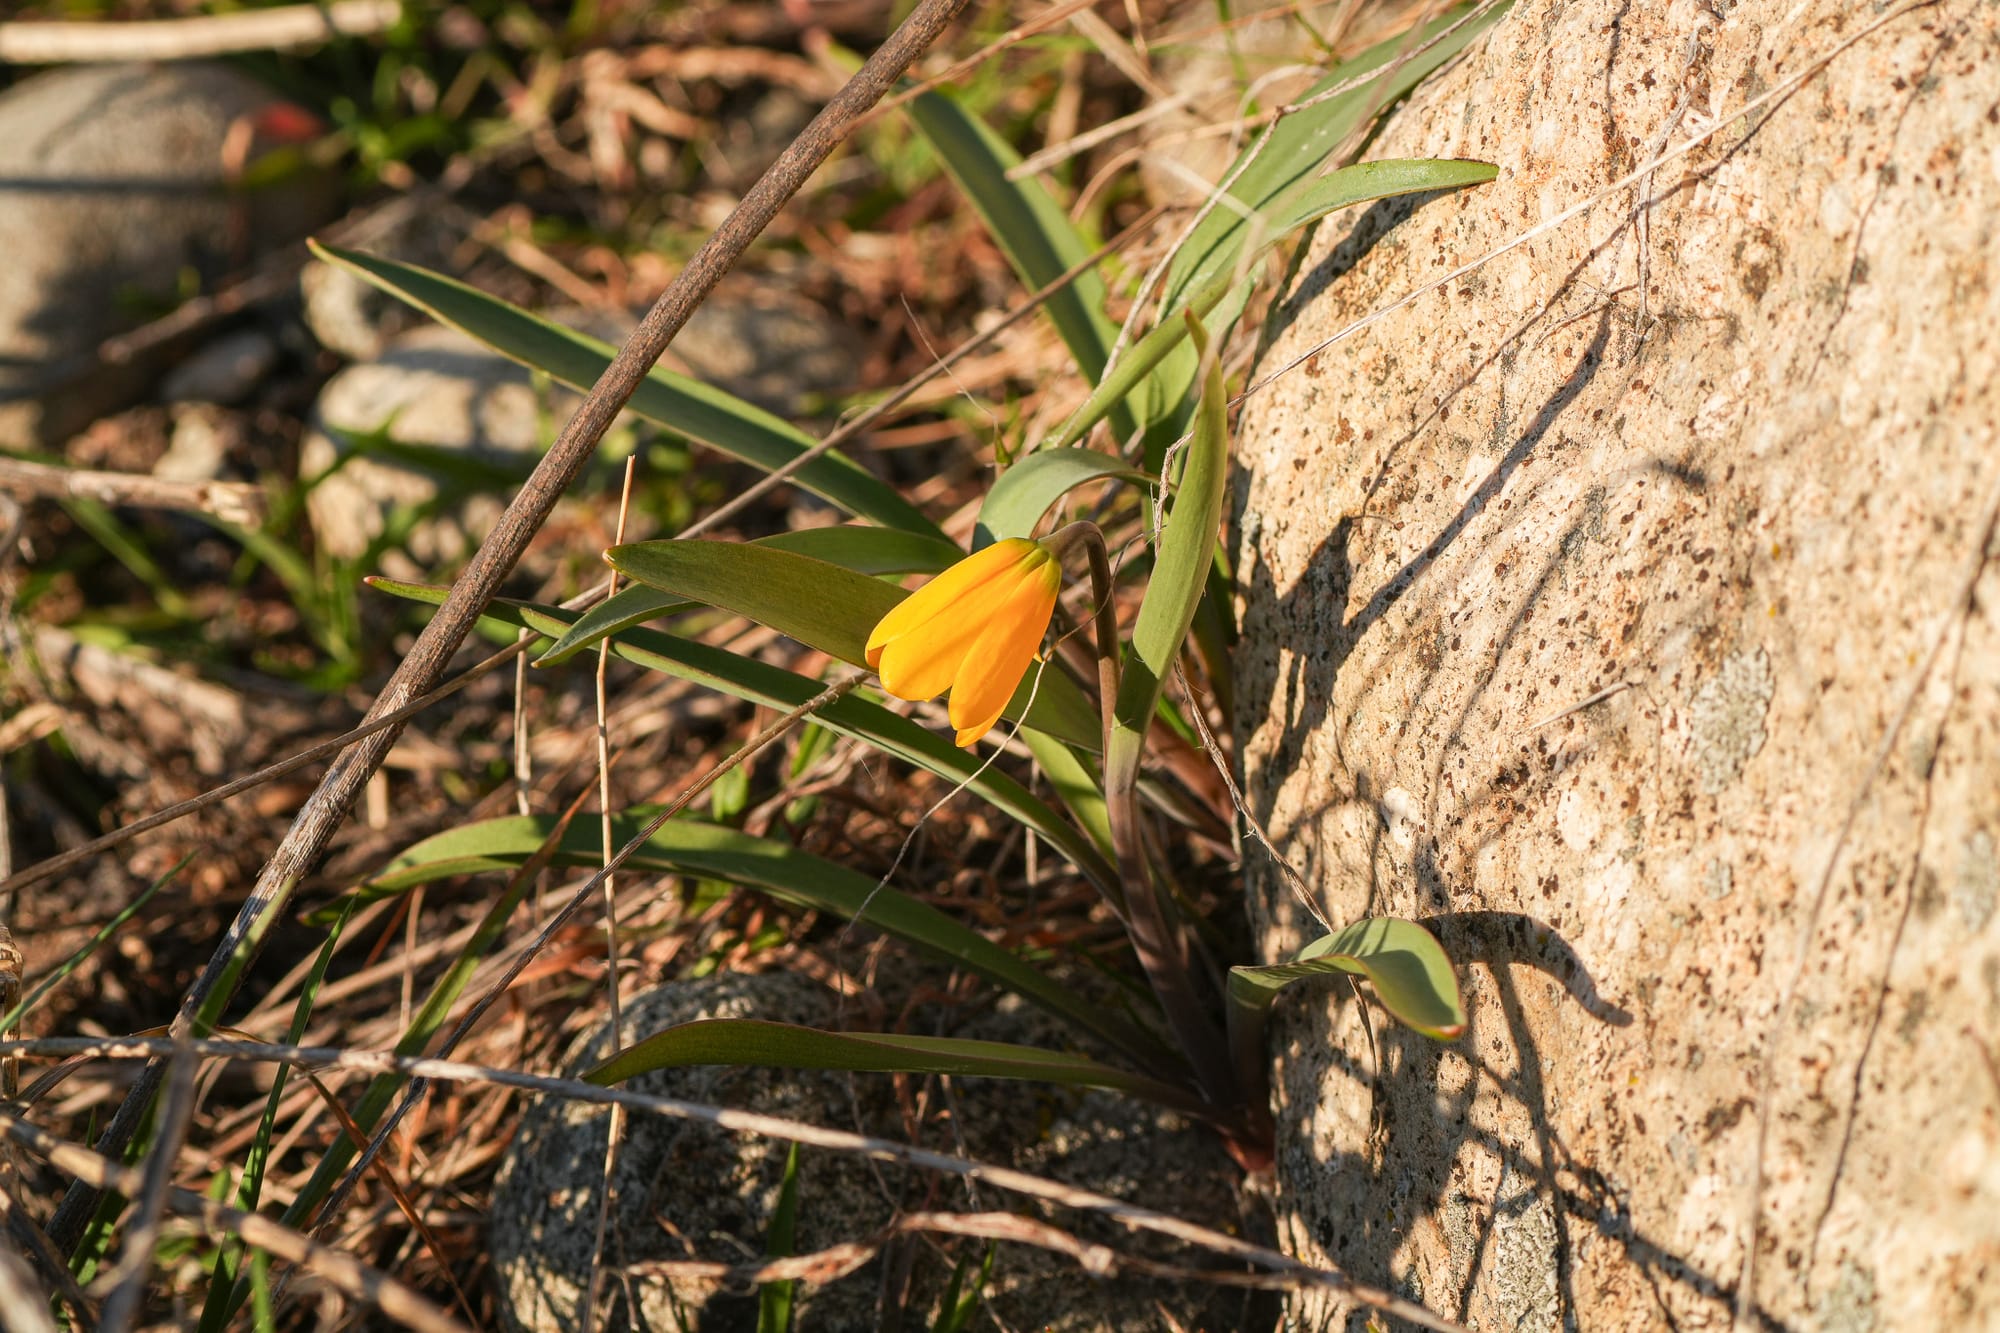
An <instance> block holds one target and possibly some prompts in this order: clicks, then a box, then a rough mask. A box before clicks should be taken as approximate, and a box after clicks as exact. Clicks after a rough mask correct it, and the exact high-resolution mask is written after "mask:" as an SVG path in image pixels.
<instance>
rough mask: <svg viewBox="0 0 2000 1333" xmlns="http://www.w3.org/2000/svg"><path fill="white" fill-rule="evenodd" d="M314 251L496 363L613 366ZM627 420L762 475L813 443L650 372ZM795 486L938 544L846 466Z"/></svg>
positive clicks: (823, 461)
mask: <svg viewBox="0 0 2000 1333" xmlns="http://www.w3.org/2000/svg"><path fill="white" fill-rule="evenodd" d="M313 253H314V254H316V255H318V256H319V257H320V258H321V259H324V260H326V261H327V262H328V263H331V264H336V265H338V266H340V267H342V268H345V269H348V270H350V271H351V272H353V273H354V274H356V275H357V276H359V277H361V278H362V279H364V280H366V281H367V282H370V283H372V284H374V285H375V286H377V287H379V288H381V289H382V290H383V291H385V292H387V293H389V294H390V295H391V296H394V297H396V298H397V299H399V300H401V301H404V302H407V303H408V304H410V305H412V306H415V307H416V308H417V309H419V310H421V311H423V312H424V313H425V314H427V315H430V316H431V317H432V318H433V319H436V320H438V321H439V322H440V323H444V324H449V325H451V326H452V327H453V328H455V329H458V330H459V331H461V332H463V333H466V334H469V335H470V336H472V337H474V338H477V339H478V340H479V341H481V342H483V343H485V344H486V345H487V346H489V347H491V348H492V349H493V350H494V351H496V352H499V353H500V354H501V355H502V356H505V357H508V358H510V359H512V360H515V361H518V362H520V363H521V364H522V365H525V366H530V367H532V368H534V369H536V370H540V371H543V372H545V373H546V374H548V375H549V376H551V377H552V378H554V379H557V380H560V381H561V382H563V383H564V384H568V385H571V386H573V387H575V388H578V389H588V388H589V387H590V386H591V385H592V384H594V383H596V382H597V378H598V376H599V375H601V374H603V373H604V368H605V367H606V366H608V365H610V364H611V358H612V354H613V351H614V349H613V348H611V347H610V346H609V345H608V344H606V343H603V342H600V341H598V340H597V339H595V338H591V337H588V336H586V335H584V334H581V333H577V332H575V331H574V330H571V329H566V328H563V327H562V326H561V325H559V324H552V323H550V322H549V321H548V320H545V319H542V318H540V317H538V316H535V315H531V314H529V313H528V312H527V311H525V310H521V309H518V308H516V307H514V306H511V305H508V304H507V303H506V302H505V301H501V300H498V299H496V298H494V297H491V296H488V295H486V293H484V292H482V291H479V290H478V289H477V288H474V287H468V286H466V285H465V284H464V283H462V282H457V281H455V280H453V279H451V278H447V277H445V276H444V275H443V274H441V273H433V272H431V271H429V270H428V269H423V268H418V267H416V266H415V265H413V264H400V263H397V262H395V261H394V260H389V259H379V258H376V257H375V256H373V255H365V254H362V253H360V252H359V251H354V250H341V249H336V248H334V247H332V246H327V245H321V244H318V243H317V242H314V243H313ZM626 406H627V409H628V410H629V411H631V412H633V413H634V414H636V415H638V416H640V417H643V418H645V419H646V420H648V421H651V422H653V423H654V424H656V425H660V426H664V427H666V428H667V429H668V430H671V431H675V432H677V433H678V434H681V435H685V436H687V437H688V438H690V439H693V440H698V441H700V442H701V443H702V444H705V445H707V446H708V447H709V448H711V449H714V450H716V451H718V452H720V453H725V454H728V455H729V456H730V457H732V458H737V459H741V460H742V461H743V462H745V463H749V464H751V465H752V466H754V467H760V468H763V469H764V470H765V471H767V472H770V471H775V470H777V469H778V468H780V467H783V466H784V465H785V464H786V463H789V462H791V461H792V460H793V459H795V458H797V457H798V456H799V455H800V454H802V453H804V452H805V451H806V450H808V449H810V448H811V447H812V446H813V444H814V443H815V442H814V440H813V438H812V437H811V436H809V435H807V434H806V433H805V432H803V431H801V430H799V429H797V428H796V427H794V426H792V425H790V424H789V423H787V422H785V421H784V420H782V419H781V418H779V417H776V416H773V415H772V414H771V413H769V412H766V411H765V410H764V409H762V408H760V407H756V406H753V405H752V404H750V403H746V402H744V401H743V400H742V399H741V398H737V397H735V396H734V395H732V394H728V393H724V392H723V391H722V390H720V389H717V388H714V387H713V386H711V385H706V384H703V383H701V382H700V381H698V380H692V379H689V378H688V377H687V376H685V375H676V374H674V373H673V372H672V371H669V370H663V369H660V368H658V367H655V368H654V369H653V370H652V371H651V372H650V373H649V374H648V375H647V376H646V378H645V380H644V381H643V382H641V384H640V385H639V388H638V390H637V391H636V392H635V393H634V394H633V395H632V399H631V401H630V402H629V403H628V404H627V405H626ZM792 480H793V481H794V482H796V483H797V484H798V485H799V486H800V487H802V488H803V489H805V490H808V491H811V492H812V493H813V494H814V495H817V496H819V497H820V498H821V499H823V500H826V501H828V502H829V503H832V504H835V505H838V506H839V507H840V508H842V509H844V510H846V511H847V512H848V513H850V514H853V515H854V516H855V517H857V518H865V519H867V520H869V521H870V522H873V523H880V524H882V525H883V526H884V527H891V528H899V529H902V530H903V531H905V532H919V533H923V534H925V535H926V536H931V537H939V538H942V536H943V533H942V532H940V531H939V529H938V526H937V524H935V523H933V522H931V521H930V520H929V519H928V518H926V517H924V514H923V512H922V511H921V510H919V509H918V508H917V507H916V506H915V505H912V504H911V503H910V502H909V501H907V500H905V499H904V498H903V497H902V496H901V495H900V494H899V493H898V492H897V491H896V488H895V487H893V486H891V485H889V484H888V483H887V482H884V481H882V480H880V479H878V478H877V477H875V476H874V475H873V474H871V473H870V472H868V470H867V469H865V468H863V467H861V466H860V465H859V464H857V463H855V462H854V461H853V460H852V459H850V458H847V457H845V456H843V455H842V454H840V453H838V452H837V451H836V452H830V453H827V454H824V455H822V456H821V457H818V458H815V459H813V460H812V461H811V462H810V463H807V464H806V465H805V466H803V467H801V468H800V469H799V470H798V471H797V472H796V473H794V474H793V476H792Z"/></svg>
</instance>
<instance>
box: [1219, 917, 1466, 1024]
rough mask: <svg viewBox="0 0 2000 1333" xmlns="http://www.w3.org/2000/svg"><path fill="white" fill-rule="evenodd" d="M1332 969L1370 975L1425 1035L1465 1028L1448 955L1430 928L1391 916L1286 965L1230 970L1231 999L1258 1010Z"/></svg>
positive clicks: (1384, 997)
mask: <svg viewBox="0 0 2000 1333" xmlns="http://www.w3.org/2000/svg"><path fill="white" fill-rule="evenodd" d="M1333 972H1348V973H1352V974H1354V975H1356V976H1360V977H1365V978H1367V979H1368V981H1369V982H1370V983H1371V984H1372V985H1373V986H1374V987H1375V997H1376V998H1377V999H1379V1000H1380V1001H1382V1007H1383V1008H1384V1009H1387V1010H1388V1011H1389V1012H1390V1013H1391V1014H1394V1015H1395V1016H1396V1018H1397V1019H1399V1020H1400V1021H1401V1022H1403V1023H1405V1024H1407V1025H1408V1026H1410V1027H1412V1028H1414V1029H1416V1030H1417V1031H1418V1032H1421V1033H1423V1034H1424V1035H1425V1036H1427V1037H1435V1038H1437V1039H1439V1040H1440V1041H1448V1040H1450V1039H1451V1038H1453V1037H1456V1036H1458V1035H1460V1034H1461V1033H1463V1032H1464V1031H1465V1005H1464V1001H1463V999H1462V998H1461V996H1460V994H1459V989H1458V976H1457V974H1456V973H1455V972H1453V970H1452V966H1451V959H1450V958H1448V957H1446V955H1445V951H1444V949H1443V947H1442V946H1440V945H1439V944H1438V942H1437V939H1436V938H1435V937H1434V936H1433V935H1432V934H1431V933H1430V932H1429V931H1428V930H1425V929H1424V928H1423V927H1422V926H1420V925H1418V924H1417V923H1416V922H1414V921H1402V920H1398V919H1397V918H1395V917H1373V918H1370V919H1369V920H1366V921H1357V922H1355V923H1354V924H1353V925H1351V926H1349V927H1347V928H1346V929H1345V930H1342V931H1340V932H1339V933H1337V934H1333V935H1322V936H1321V937H1320V938H1318V939H1316V940H1314V941H1313V942H1312V943H1311V944H1308V945H1307V946H1306V947H1305V948H1303V949H1301V950H1299V953H1298V956H1297V957H1296V958H1294V959H1293V960H1292V961H1291V962H1289V963H1278V964H1274V965H1272V966H1270V967H1232V968H1230V969H1229V999H1230V1004H1231V1006H1232V1008H1233V1009H1243V1010H1251V1011H1255V1012H1258V1013H1262V1012H1263V1011H1264V1010H1266V1009H1269V1008H1270V1006H1271V1002H1272V1001H1273V1000H1275V999H1276V998H1277V996H1278V992H1279V991H1280V990H1282V989H1284V987H1286V986H1288V985H1290V984H1291V983H1292V982H1294V981H1298V980H1300V979H1302V978H1305V977H1318V976H1326V975H1328V974H1330V973H1333Z"/></svg>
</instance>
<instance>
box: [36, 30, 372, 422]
mask: <svg viewBox="0 0 2000 1333" xmlns="http://www.w3.org/2000/svg"><path fill="white" fill-rule="evenodd" d="M246 130H247V131H248V132H249V133H248V138H247V140H246V141H245V143H244V146H245V147H246V148H247V149H248V158H246V160H254V159H255V158H256V157H257V156H259V155H261V154H262V153H263V152H264V151H266V150H268V149H270V148H273V147H275V146H280V145H286V144H295V143H297V142H299V141H300V140H301V139H302V138H304V137H307V136H309V135H310V134H312V133H313V132H315V131H316V130H317V126H316V125H315V124H314V122H312V121H311V120H310V118H309V117H307V115H306V113H304V112H303V111H301V110H299V109H298V108H297V107H294V106H292V105H291V104H289V103H286V102H283V101H281V100H279V99H278V98H276V97H275V96H273V95H272V94H271V93H270V92H269V91H267V90H266V89H265V88H264V87H263V86H262V85H260V84H258V83H256V82H254V81H253V80H251V79H250V78H248V77H247V76H245V75H243V74H241V73H239V72H238V71H236V70H235V69H233V68H230V67H228V66H225V65H217V64H207V63H199V62H196V63H185V64H174V65H163V66H153V65H105V66H80V67H76V68H71V69H61V70H55V71H52V72H49V73H46V74H40V75H37V76H35V77H32V78H29V79H25V80H23V81H22V82H20V83H18V84H16V85H15V86H14V87H12V88H10V89H8V90H7V91H6V92H5V93H0V254H5V255H6V256H7V262H6V263H5V264H4V265H0V445H14V446H24V445H32V444H54V443H59V442H60V441H61V440H62V439H63V438H65V437H67V436H68V435H70V434H71V433H73V432H74V431H76V430H78V429H81V428H82V426H83V425H85V424H87V423H88V422H89V421H90V420H91V419H92V418H94V417H95V416H97V415H98V414H100V413H102V412H103V411H105V410H107V409H108V408H111V407H115V406H117V405H118V403H119V402H120V401H122V400H123V399H125V398H128V397H130V396H131V395H132V394H134V393H136V392H138V391H139V389H141V388H142V387H143V385H144V384H145V382H146V381H147V380H148V379H149V378H150V376H151V374H152V373H153V371H154V369H155V368H154V367H153V366H150V365H144V364H136V363H135V364H128V365H124V366H120V367H116V368H106V367H101V366H99V365H98V364H97V360H96V355H95V350H96V346H97V344H98V343H99V342H100V341H101V340H103V339H104V338H106V337H109V336H110V335H112V334H114V333H117V332H118V331H120V330H121V329H124V328H126V327H129V326H130V325H132V324H133V323H136V322H137V321H138V320H140V319H142V318H144V317H145V315H146V314H148V313H155V314H156V313H160V312H162V311H164V310H165V309H166V308H167V306H168V305H170V304H171V302H172V301H173V299H174V298H175V297H176V295H177V294H178V292H179V290H180V285H181V283H182V282H183V281H184V279H185V274H186V272H187V271H188V270H189V269H192V270H193V271H194V272H196V273H197V274H199V275H200V276H201V277H202V278H204V279H205V280H206V279H212V278H214V277H216V276H217V275H218V274H220V273H222V272H223V271H225V270H226V269H228V268H231V267H235V266H239V265H241V264H242V263H243V262H245V261H246V260H248V259H250V258H251V257H253V256H254V255H255V254H257V253H258V252H260V251H261V250H263V249H266V248H268V247H269V246H271V245H274V244H278V243H281V242H284V241H289V240H291V239H293V238H295V237H298V236H300V235H303V234H304V233H305V232H306V231H308V230H310V229H311V228H312V227H313V226H315V225H317V224H318V223H319V222H321V221H323V220H324V219H326V218H327V217H329V216H331V212H332V208H333V205H334V202H335V192H334V189H333V184H332V178H331V177H330V176H329V175H327V174H325V173H322V172H314V171H308V172H301V173H296V174H294V175H292V176H289V177H287V178H285V179H284V180H281V181H277V182H273V183H272V184H270V185H266V186H259V187H255V188H247V189H241V190H235V189H232V188H231V187H230V186H229V184H228V176H229V172H230V169H231V165H232V164H231V163H230V162H229V161H228V160H227V159H228V156H229V154H231V153H232V152H234V151H236V149H235V140H234V139H232V136H234V135H240V134H242V133H243V132H244V131H246ZM236 165H240V163H239V164H236Z"/></svg>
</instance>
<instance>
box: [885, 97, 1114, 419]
mask: <svg viewBox="0 0 2000 1333" xmlns="http://www.w3.org/2000/svg"><path fill="white" fill-rule="evenodd" d="M908 113H909V117H910V121H911V123H912V124H914V125H915V126H916V127H917V130H918V132H919V133H921V134H922V135H923V136H924V138H925V139H926V140H928V141H929V142H930V145H931V147H932V148H933V149H935V150H936V152H937V155H938V158H939V159H940V160H941V161H942V162H943V163H944V166H945V170H946V171H947V172H949V173H950V174H951V178H952V180H953V181H954V182H956V183H957V185H958V188H959V189H960V191H962V192H963V193H964V195H965V197H966V198H967V199H969V200H971V201H972V206H973V208H974V209H975V210H977V211H978V213H979V216H980V219H981V220H982V221H983V222H985V223H986V229H987V230H988V231H989V232H991V233H992V234H993V239H994V241H995V242H997V243H998V244H999V246H1000V249H1001V250H1002V251H1003V252H1004V253H1005V254H1006V256H1007V260H1008V262H1009V263H1011V264H1012V265H1013V266H1014V271H1015V273H1017V274H1019V275H1020V278H1021V283H1022V285H1023V286H1025V287H1026V288H1027V289H1028V290H1029V291H1031V292H1033V291H1039V290H1041V289H1042V288H1043V287H1046V286H1047V285H1048V284H1049V283H1051V282H1054V281H1055V280H1056V279H1057V278H1059V277H1061V276H1062V275H1063V274H1064V273H1066V272H1068V271H1069V270H1070V269H1072V268H1074V267H1075V266H1076V265H1078V264H1080V263H1082V262H1083V261H1084V260H1086V259H1088V258H1089V257H1090V254H1091V247H1090V246H1089V245H1088V244H1087V243H1085V241H1084V239H1083V237H1082V236H1080V235H1079V234H1078V233H1077V230H1076V228H1075V226H1073V225H1072V224H1071V223H1070V220H1069V215H1068V214H1066V213H1065V212H1064V211H1063V209H1062V206H1061V205H1059V204H1057V203H1056V201H1055V200H1054V199H1053V198H1051V197H1050V196H1049V192H1048V191H1047V190H1046V189H1044V188H1043V186H1042V183H1041V181H1039V180H1038V179H1035V178H1033V177H1030V178H1027V179H1024V180H1018V181H1011V180H1008V179H1007V173H1008V171H1009V170H1011V169H1012V168H1014V167H1016V166H1018V165H1019V164H1020V161H1021V158H1020V155H1019V154H1017V153H1016V152H1015V151H1014V150H1013V149H1012V148H1010V147H1009V146H1008V145H1007V144H1006V143H1004V142H1002V141H1001V139H1000V137H999V136H998V135H996V134H994V133H993V131H992V130H990V129H988V128H987V127H986V124H985V123H984V122H983V121H981V120H980V119H979V118H978V117H977V116H975V115H973V114H972V113H971V112H969V111H967V110H966V109H965V108H964V107H963V106H960V105H959V104H958V102H957V101H955V100H953V99H952V98H951V97H950V96H949V95H947V94H945V93H939V92H932V93H925V94H924V95H923V96H922V97H919V98H917V99H916V100H915V101H913V102H911V103H910V105H909V107H908ZM1104 308H1105V291H1104V280H1103V278H1101V277H1099V276H1098V275H1097V273H1096V272H1094V271H1093V272H1089V273H1085V274H1083V275H1082V276H1080V277H1078V278H1077V279H1076V281H1074V282H1072V283H1071V284H1070V285H1069V286H1068V287H1066V288H1064V289H1063V290H1062V291H1059V292H1057V293H1056V294H1055V295H1054V296H1052V297H1050V298H1049V300H1048V303H1047V305H1046V306H1045V307H1044V309H1045V310H1046V311H1047V312H1048V316H1049V320H1050V322H1051V323H1053V324H1054V325H1055V326H1056V332H1057V333H1058V334H1060V335H1061V337H1062V340H1063V344H1064V345H1065V346H1066V347H1068V348H1069V354H1070V356H1071V357H1073V358H1074V359H1075V361H1076V364H1077V368H1078V369H1079V370H1081V371H1082V372H1083V374H1084V375H1085V376H1086V377H1087V378H1088V379H1089V380H1090V381H1091V382H1092V383H1095V382H1096V381H1097V380H1098V379H1099V378H1100V377H1101V376H1102V375H1103V374H1104V367H1105V364H1106V362H1107V361H1108V360H1109V359H1110V355H1111V346H1112V343H1113V341H1114V340H1115V339H1116V338H1117V336H1118V329H1117V327H1116V326H1115V325H1114V324H1112V322H1111V321H1110V320H1109V319H1108V318H1106V317H1105V314H1104ZM1118 420H1119V438H1120V439H1123V438H1124V437H1125V436H1126V435H1128V434H1130V433H1131V431H1132V429H1133V423H1132V421H1131V420H1130V418H1129V417H1120V418H1119V419H1118Z"/></svg>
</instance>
